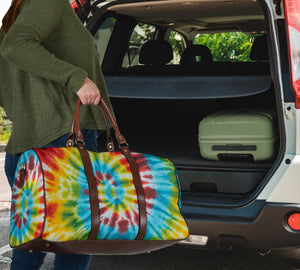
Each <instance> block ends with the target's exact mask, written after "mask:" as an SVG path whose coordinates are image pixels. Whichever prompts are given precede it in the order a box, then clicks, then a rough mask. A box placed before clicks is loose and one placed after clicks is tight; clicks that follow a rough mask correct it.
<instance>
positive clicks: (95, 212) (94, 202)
mask: <svg viewBox="0 0 300 270" xmlns="http://www.w3.org/2000/svg"><path fill="white" fill-rule="evenodd" d="M78 149H79V152H80V155H81V158H82V161H83V165H84V170H85V174H86V177H87V180H88V185H89V195H90V204H91V215H92V228H91V231H90V235H89V237H88V240H95V239H96V237H97V235H98V232H99V228H100V210H99V201H98V191H97V184H96V180H95V177H94V173H93V169H92V164H91V160H90V156H89V154H88V152H87V151H86V150H85V149H84V147H83V146H81V147H78Z"/></svg>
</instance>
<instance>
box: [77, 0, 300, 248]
mask: <svg viewBox="0 0 300 270" xmlns="http://www.w3.org/2000/svg"><path fill="white" fill-rule="evenodd" d="M85 13H86V14H81V18H82V19H83V20H84V21H85V23H86V26H87V29H88V30H89V31H90V32H91V33H92V34H93V35H94V37H95V43H96V46H97V49H98V52H99V61H100V62H101V64H102V69H103V72H104V76H105V80H106V83H107V87H108V91H109V94H110V97H111V100H112V103H113V106H114V110H115V114H116V117H117V120H118V123H119V126H120V128H121V130H122V131H123V133H124V135H125V136H126V138H127V139H128V142H129V144H130V147H131V150H132V151H137V152H142V153H150V154H155V155H158V156H164V157H168V158H170V159H172V160H173V162H174V163H175V165H176V167H177V170H178V175H179V180H180V184H181V204H182V213H183V215H184V216H185V218H186V220H187V223H188V226H189V230H190V234H191V236H190V237H189V239H187V240H186V241H184V242H183V243H184V244H194V245H199V246H202V247H207V248H230V247H233V246H246V247H251V248H260V249H271V248H283V247H296V246H300V156H299V155H300V119H299V118H300V110H299V109H300V1H299V0H283V1H281V0H257V1H253V0H158V1H154V0H153V1H151V0H150V1H149V0H148V1H143V0H132V1H130V0H126V1H125V0H124V1H109V2H101V3H99V1H96V2H95V4H94V5H92V7H91V12H89V11H86V12H85ZM170 48H171V51H170ZM245 112H259V113H260V114H261V115H268V117H269V119H270V121H271V123H272V125H271V128H270V127H269V126H267V125H262V126H257V127H256V126H255V123H254V126H251V128H250V122H251V121H250V120H249V119H248V120H245V119H244V115H243V113H245ZM220 113H221V114H222V113H223V114H224V115H225V114H226V115H227V114H228V113H229V114H233V115H234V117H237V118H235V119H238V120H234V121H232V123H233V124H234V126H235V127H234V128H232V127H231V128H229V127H228V126H227V123H228V122H230V120H226V121H227V122H226V121H225V120H224V121H223V123H222V125H223V126H222V128H221V129H219V130H218V131H217V129H216V131H215V132H213V134H212V136H213V135H216V134H217V135H221V136H223V133H222V131H223V130H226V132H227V135H226V136H227V138H229V139H230V143H225V145H221V146H220V145H217V146H216V145H215V146H213V147H212V148H211V149H209V151H212V152H213V153H214V154H216V155H215V158H214V157H206V156H205V153H204V152H203V150H201V149H200V148H201V144H202V141H201V140H200V139H201V138H200V137H201V136H202V135H203V132H204V131H199V129H198V127H199V124H200V122H201V121H203V119H207V117H211V116H214V115H215V114H220ZM251 119H252V118H251ZM259 119H260V118H259ZM247 121H248V122H247ZM232 123H231V124H232ZM219 124H220V123H218V122H216V123H215V125H219ZM213 128H214V127H213ZM267 129H269V131H270V130H271V135H270V136H271V146H270V147H269V148H264V146H262V148H260V152H261V153H263V154H267V155H266V156H265V157H263V158H262V159H258V158H257V157H256V154H257V152H256V151H258V146H257V144H258V141H259V140H260V139H261V140H264V138H260V139H259V138H258V137H259V136H258V137H255V136H256V135H258V134H261V132H262V133H263V132H265V131H267ZM204 130H205V131H206V130H207V128H204ZM226 132H225V133H226ZM239 136H240V137H242V139H241V138H240V137H239ZM247 136H248V137H249V136H250V137H251V136H253V138H254V137H255V138H256V139H254V141H253V142H252V145H251V147H250V146H249V145H247V144H246V145H243V143H241V140H244V139H245V138H247ZM219 137H220V136H219ZM269 139H270V138H269ZM208 140H210V137H209V138H208ZM255 140H257V141H255ZM245 141H246V139H245Z"/></svg>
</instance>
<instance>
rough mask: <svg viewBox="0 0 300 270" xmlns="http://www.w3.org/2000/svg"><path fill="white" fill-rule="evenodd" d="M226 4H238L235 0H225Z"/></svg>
mask: <svg viewBox="0 0 300 270" xmlns="http://www.w3.org/2000/svg"><path fill="white" fill-rule="evenodd" d="M225 3H226V4H230V5H234V4H236V1H235V0H230V1H225Z"/></svg>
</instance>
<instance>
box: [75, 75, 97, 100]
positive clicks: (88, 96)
mask: <svg viewBox="0 0 300 270" xmlns="http://www.w3.org/2000/svg"><path fill="white" fill-rule="evenodd" d="M76 94H77V96H78V97H79V98H80V101H81V103H82V104H83V105H87V104H94V105H98V104H99V102H100V97H101V96H100V91H99V89H98V87H97V86H96V84H95V83H94V82H93V81H91V80H90V79H89V78H86V79H85V81H84V83H83V85H82V86H81V88H80V89H79V90H78V91H77V93H76Z"/></svg>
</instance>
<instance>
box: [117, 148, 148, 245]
mask: <svg viewBox="0 0 300 270" xmlns="http://www.w3.org/2000/svg"><path fill="white" fill-rule="evenodd" d="M121 150H122V153H123V155H124V156H125V157H126V159H127V161H128V163H129V166H130V170H131V173H132V178H133V183H134V186H135V189H136V194H137V199H138V206H139V232H138V234H137V237H136V238H135V239H136V240H143V239H144V237H145V235H146V231H147V212H146V202H145V192H144V188H143V186H142V180H141V176H140V171H139V167H138V165H137V164H136V162H135V159H134V158H133V156H132V155H131V153H130V151H129V148H128V146H123V147H121Z"/></svg>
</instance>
